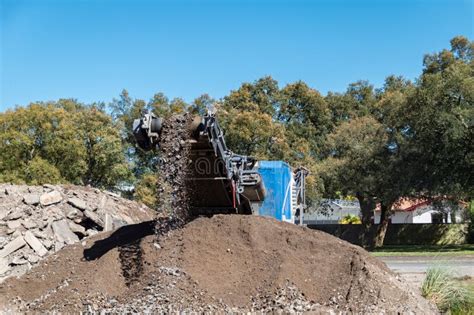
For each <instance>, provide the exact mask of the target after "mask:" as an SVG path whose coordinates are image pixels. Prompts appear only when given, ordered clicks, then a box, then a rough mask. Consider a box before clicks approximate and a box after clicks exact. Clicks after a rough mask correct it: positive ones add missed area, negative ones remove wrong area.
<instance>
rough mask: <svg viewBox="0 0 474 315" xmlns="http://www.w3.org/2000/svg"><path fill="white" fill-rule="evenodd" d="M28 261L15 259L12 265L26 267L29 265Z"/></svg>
mask: <svg viewBox="0 0 474 315" xmlns="http://www.w3.org/2000/svg"><path fill="white" fill-rule="evenodd" d="M27 263H28V260H26V259H24V258H23V257H14V258H13V260H12V262H11V264H12V265H17V266H18V265H24V264H27Z"/></svg>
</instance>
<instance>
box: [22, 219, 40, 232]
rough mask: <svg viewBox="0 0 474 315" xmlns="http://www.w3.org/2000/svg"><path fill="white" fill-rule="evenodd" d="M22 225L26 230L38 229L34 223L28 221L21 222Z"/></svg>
mask: <svg viewBox="0 0 474 315" xmlns="http://www.w3.org/2000/svg"><path fill="white" fill-rule="evenodd" d="M22 224H23V226H24V227H25V229H27V230H31V229H34V228H36V227H38V224H36V222H34V221H31V220H28V219H26V220H25V221H23V222H22Z"/></svg>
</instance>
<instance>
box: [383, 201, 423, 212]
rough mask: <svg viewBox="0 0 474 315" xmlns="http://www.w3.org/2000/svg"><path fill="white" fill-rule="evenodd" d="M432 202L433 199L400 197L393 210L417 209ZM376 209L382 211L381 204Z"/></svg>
mask: <svg viewBox="0 0 474 315" xmlns="http://www.w3.org/2000/svg"><path fill="white" fill-rule="evenodd" d="M429 204H431V200H427V199H412V198H400V199H399V200H398V201H397V202H396V203H394V204H393V206H392V211H415V210H416V209H418V208H421V207H424V206H427V205H429ZM375 211H380V204H378V205H377V208H376V209H375Z"/></svg>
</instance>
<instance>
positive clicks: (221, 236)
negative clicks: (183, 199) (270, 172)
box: [0, 215, 436, 314]
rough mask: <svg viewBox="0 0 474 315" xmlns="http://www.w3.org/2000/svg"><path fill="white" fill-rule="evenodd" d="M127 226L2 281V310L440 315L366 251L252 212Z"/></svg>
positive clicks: (101, 235)
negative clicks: (173, 224) (164, 229)
mask: <svg viewBox="0 0 474 315" xmlns="http://www.w3.org/2000/svg"><path fill="white" fill-rule="evenodd" d="M154 226H155V223H154V222H148V223H141V224H138V225H129V226H124V227H122V228H120V229H118V230H117V231H115V232H113V233H112V234H110V233H102V234H100V235H96V236H94V238H89V239H88V240H87V242H86V244H85V245H81V244H80V243H78V244H75V245H72V246H68V247H65V248H64V249H62V250H61V251H59V252H57V253H56V254H54V255H52V256H50V257H48V258H47V259H45V260H44V261H42V262H41V263H40V265H39V266H38V267H36V268H33V269H32V270H31V271H30V272H29V273H27V274H26V275H24V276H22V277H20V278H10V279H8V280H6V281H5V282H4V283H2V284H0V305H2V306H3V307H2V308H0V311H8V310H13V311H35V312H36V311H38V312H44V311H61V312H77V311H95V310H107V311H112V312H159V311H163V312H169V311H191V310H192V311H216V310H223V311H258V310H260V311H280V310H281V311H285V312H287V311H317V312H325V311H329V310H340V311H349V312H364V313H366V312H371V313H374V312H376V313H380V312H388V313H396V312H402V313H406V312H415V313H422V314H430V313H436V309H435V308H434V307H433V306H432V305H430V304H429V303H428V302H427V301H426V300H424V299H423V298H422V297H421V296H420V295H419V294H418V293H415V292H413V291H411V289H410V287H409V286H408V285H407V284H405V283H403V282H402V281H401V280H399V279H398V277H396V276H395V274H393V273H392V272H391V271H390V270H388V268H387V267H386V266H385V265H384V264H383V263H382V262H380V261H379V260H377V259H376V258H373V257H371V256H370V255H369V254H368V253H367V252H365V251H364V250H363V249H361V248H359V247H356V246H353V245H351V244H349V243H347V242H344V241H341V240H340V239H337V238H335V237H333V236H331V235H328V234H326V233H323V232H319V231H314V230H309V229H307V228H302V227H299V226H295V225H292V224H287V223H283V222H279V221H276V220H274V219H270V218H264V217H258V216H238V215H218V216H214V217H212V218H198V219H196V220H194V221H192V222H190V223H188V224H186V225H185V226H184V227H183V228H180V229H175V230H171V231H169V232H168V233H164V234H163V235H161V236H160V237H159V238H158V239H157V236H156V235H154V234H153V233H154Z"/></svg>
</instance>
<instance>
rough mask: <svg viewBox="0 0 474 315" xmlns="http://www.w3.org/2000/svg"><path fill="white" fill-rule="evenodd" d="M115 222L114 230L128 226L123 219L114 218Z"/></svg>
mask: <svg viewBox="0 0 474 315" xmlns="http://www.w3.org/2000/svg"><path fill="white" fill-rule="evenodd" d="M113 221H114V223H113V225H114V229H118V228H119V227H122V226H125V225H127V222H125V221H124V220H122V219H118V218H114V219H113Z"/></svg>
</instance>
